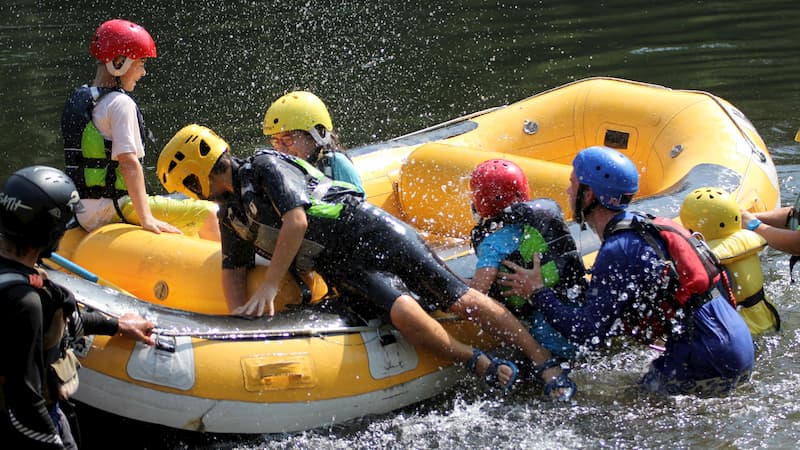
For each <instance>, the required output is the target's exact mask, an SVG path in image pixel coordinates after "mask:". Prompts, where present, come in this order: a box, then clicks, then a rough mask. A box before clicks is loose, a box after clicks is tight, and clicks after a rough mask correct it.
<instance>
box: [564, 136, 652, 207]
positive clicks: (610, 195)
mask: <svg viewBox="0 0 800 450" xmlns="http://www.w3.org/2000/svg"><path fill="white" fill-rule="evenodd" d="M572 167H573V169H574V170H575V176H576V177H577V178H578V182H579V183H580V184H585V185H587V186H589V187H590V188H592V191H594V194H595V196H596V197H597V200H598V201H599V202H600V204H601V205H603V206H604V207H606V208H608V209H611V210H615V211H621V210H623V209H625V207H627V206H628V203H630V202H631V199H632V198H633V195H634V194H636V191H637V190H639V172H638V171H637V170H636V166H635V165H634V164H633V161H631V160H630V159H628V157H627V156H625V155H623V154H622V153H620V152H618V151H616V150H614V149H611V148H608V147H603V146H594V147H589V148H586V149H583V150H581V151H580V152H579V153H578V155H577V156H575V159H574V160H573V161H572Z"/></svg>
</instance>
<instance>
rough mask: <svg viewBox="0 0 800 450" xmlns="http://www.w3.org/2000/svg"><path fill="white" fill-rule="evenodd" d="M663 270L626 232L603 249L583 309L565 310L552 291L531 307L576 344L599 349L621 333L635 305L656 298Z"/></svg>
mask: <svg viewBox="0 0 800 450" xmlns="http://www.w3.org/2000/svg"><path fill="white" fill-rule="evenodd" d="M658 264H660V261H659V259H658V257H657V256H656V254H655V251H653V249H652V248H651V247H650V246H649V245H647V244H646V243H645V242H644V241H642V239H641V238H639V237H638V236H637V235H636V234H635V233H634V232H621V233H618V234H615V235H614V236H612V237H611V238H609V239H608V240H607V241H606V242H605V243H604V244H603V246H602V247H601V249H600V251H599V253H598V255H597V259H596V260H595V263H594V267H593V269H592V278H591V281H590V283H589V287H588V289H587V290H586V296H585V299H584V302H583V303H582V304H581V305H579V306H572V305H565V304H562V303H561V302H560V301H559V300H558V298H557V297H556V295H555V294H554V293H553V291H552V290H550V289H543V290H541V291H539V292H538V293H536V294H534V295H533V296H532V297H531V303H532V304H533V305H534V306H536V307H538V308H539V310H540V311H541V312H542V314H544V316H545V318H546V319H547V321H548V322H549V323H550V324H551V325H553V327H554V328H555V329H556V330H558V331H559V332H560V333H562V334H563V335H564V336H567V337H568V339H569V340H571V341H572V342H576V343H581V344H584V345H589V346H597V345H600V344H601V343H602V342H603V341H604V340H605V339H606V338H607V337H609V336H611V335H613V334H618V333H619V331H621V329H618V327H621V325H622V318H623V312H624V311H625V308H626V307H627V305H628V303H629V302H631V301H634V300H635V299H639V298H643V297H645V296H648V295H655V292H654V291H655V288H654V286H657V285H658V274H659V273H660V270H659V269H658V268H657V267H655V266H656V265H658Z"/></svg>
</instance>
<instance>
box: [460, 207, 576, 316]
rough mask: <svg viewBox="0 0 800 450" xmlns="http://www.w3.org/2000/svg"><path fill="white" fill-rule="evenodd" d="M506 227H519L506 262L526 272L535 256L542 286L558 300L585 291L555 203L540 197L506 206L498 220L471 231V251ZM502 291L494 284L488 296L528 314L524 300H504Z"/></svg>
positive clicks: (559, 211) (504, 268) (512, 297)
mask: <svg viewBox="0 0 800 450" xmlns="http://www.w3.org/2000/svg"><path fill="white" fill-rule="evenodd" d="M508 224H520V225H522V236H521V238H520V244H519V247H517V250H515V251H514V252H513V253H511V254H510V255H509V256H508V258H507V259H508V260H509V261H511V262H513V263H515V264H517V265H520V266H522V267H525V268H527V269H530V268H532V266H533V256H534V255H535V254H539V255H540V256H539V264H540V265H541V268H542V269H541V270H542V280H543V282H544V285H545V286H547V287H549V288H552V289H553V290H554V291H555V292H556V295H558V296H559V297H562V298H569V297H575V295H573V296H570V295H569V293H568V292H567V291H568V290H570V289H574V288H578V289H580V290H583V289H585V287H586V280H585V279H584V275H585V274H586V268H585V267H584V265H583V259H582V258H581V256H580V254H579V253H578V250H577V247H576V245H575V240H574V239H573V238H572V235H571V234H570V232H569V228H568V227H567V224H566V222H564V219H563V215H562V214H561V208H559V206H558V204H557V203H556V202H554V201H553V200H550V199H545V198H540V199H534V200H531V201H528V202H520V203H515V204H513V205H511V206H509V207H507V208H506V209H504V210H503V212H502V213H501V214H500V215H499V216H498V217H494V218H492V219H487V220H484V221H483V222H482V223H481V224H479V225H477V226H476V227H475V228H473V230H472V235H471V240H472V246H473V248H475V249H477V248H478V245H480V243H481V242H482V241H483V240H484V239H485V238H486V236H488V235H490V234H492V233H493V232H494V231H496V230H498V229H500V228H501V227H503V226H504V225H508ZM499 270H500V271H507V269H506V267H505V266H500V267H499ZM502 290H503V289H502V288H501V287H500V286H498V285H497V284H496V283H495V284H494V285H492V290H490V291H489V295H490V296H492V297H493V298H496V299H502V298H505V301H506V303H507V304H508V306H509V307H510V308H511V309H512V310H514V311H516V312H518V313H520V314H527V313H528V312H529V311H528V309H529V305H528V301H527V299H525V298H523V297H519V296H511V297H504V296H503V295H502V294H501V291H502Z"/></svg>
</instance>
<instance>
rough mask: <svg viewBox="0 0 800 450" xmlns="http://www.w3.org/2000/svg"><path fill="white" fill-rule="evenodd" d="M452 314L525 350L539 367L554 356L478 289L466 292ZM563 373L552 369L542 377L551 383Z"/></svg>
mask: <svg viewBox="0 0 800 450" xmlns="http://www.w3.org/2000/svg"><path fill="white" fill-rule="evenodd" d="M450 312H452V313H454V314H456V315H458V316H459V317H463V318H466V319H467V320H470V321H472V322H475V323H477V324H478V325H480V327H481V328H482V329H483V330H485V331H486V332H489V333H492V335H494V336H497V337H498V338H500V339H501V340H502V341H503V342H506V343H508V344H511V345H513V346H514V347H516V348H518V349H519V350H522V352H523V353H524V354H525V355H526V356H527V357H528V358H530V360H531V361H533V362H534V363H535V364H536V365H541V364H543V363H544V362H545V361H547V360H548V359H550V358H551V357H552V355H551V354H550V352H549V351H548V350H547V349H546V348H544V347H542V346H541V345H539V343H538V342H536V340H535V339H534V338H533V336H531V334H530V333H529V332H528V330H527V329H526V328H525V326H524V325H522V323H521V322H520V321H519V319H517V318H516V317H514V314H512V313H511V311H509V310H508V309H507V308H506V307H505V306H503V305H501V304H500V303H498V302H497V301H495V300H493V299H492V298H491V297H489V296H487V295H484V294H481V293H480V292H478V291H476V290H475V289H470V290H469V291H467V293H466V294H464V295H463V296H462V297H461V298H460V299H459V300H458V301H457V302H456V303H454V304H453V306H451V307H450ZM561 371H562V370H561V368H560V367H552V368H550V369H547V370H545V371H544V373H542V378H544V380H546V381H549V380H550V379H552V378H555V377H557V376H559V375H560V374H561Z"/></svg>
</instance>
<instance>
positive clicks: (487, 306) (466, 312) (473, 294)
mask: <svg viewBox="0 0 800 450" xmlns="http://www.w3.org/2000/svg"><path fill="white" fill-rule="evenodd" d="M494 306H495V302H494V300H492V299H491V298H490V297H488V296H487V295H484V294H481V293H480V292H478V291H476V290H475V289H470V290H468V291H467V292H466V293H465V294H464V295H462V296H461V298H459V299H458V300H457V301H456V302H455V303H453V304H452V305H450V308H448V311H449V312H451V313H453V314H456V315H459V316H462V317H463V316H473V315H475V314H476V313H478V312H479V311H487V310H491V309H492V307H494Z"/></svg>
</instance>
